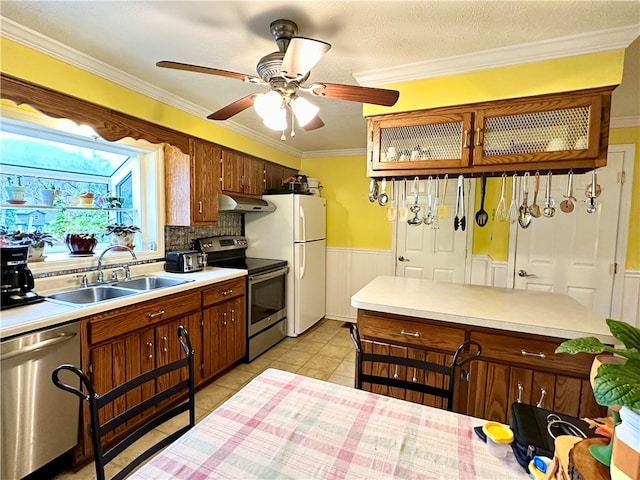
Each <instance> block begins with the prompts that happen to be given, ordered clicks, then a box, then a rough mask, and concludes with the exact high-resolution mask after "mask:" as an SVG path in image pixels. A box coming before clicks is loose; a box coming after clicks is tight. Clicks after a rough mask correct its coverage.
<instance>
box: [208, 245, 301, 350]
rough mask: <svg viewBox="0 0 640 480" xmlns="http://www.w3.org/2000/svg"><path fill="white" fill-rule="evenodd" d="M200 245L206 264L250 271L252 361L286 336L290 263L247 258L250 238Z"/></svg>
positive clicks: (249, 347) (250, 346)
mask: <svg viewBox="0 0 640 480" xmlns="http://www.w3.org/2000/svg"><path fill="white" fill-rule="evenodd" d="M197 242H198V243H199V247H200V249H201V250H202V252H204V253H205V254H206V256H207V265H209V266H212V267H224V268H241V269H243V270H247V359H248V361H252V360H253V359H255V358H256V357H257V356H258V355H260V354H261V353H263V352H265V351H267V350H268V349H269V348H271V347H272V346H274V345H275V344H276V343H278V342H279V341H280V340H282V339H283V338H285V337H286V335H287V274H288V272H289V267H288V266H287V262H286V260H274V259H268V258H251V257H247V256H246V250H247V239H246V238H245V237H243V236H240V235H235V236H225V237H208V238H201V239H199V240H198V241H197ZM196 246H198V245H196Z"/></svg>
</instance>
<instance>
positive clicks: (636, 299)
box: [616, 270, 640, 327]
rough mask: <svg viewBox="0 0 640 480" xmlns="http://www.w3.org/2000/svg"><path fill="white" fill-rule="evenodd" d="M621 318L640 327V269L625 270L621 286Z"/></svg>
mask: <svg viewBox="0 0 640 480" xmlns="http://www.w3.org/2000/svg"><path fill="white" fill-rule="evenodd" d="M616 320H623V321H625V322H627V323H629V324H630V325H635V326H636V327H640V270H625V272H624V285H623V287H622V315H621V318H619V319H616Z"/></svg>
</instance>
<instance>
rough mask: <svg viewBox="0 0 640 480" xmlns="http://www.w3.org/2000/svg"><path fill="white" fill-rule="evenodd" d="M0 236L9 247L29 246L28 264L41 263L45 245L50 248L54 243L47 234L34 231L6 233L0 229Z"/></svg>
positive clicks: (43, 257)
mask: <svg viewBox="0 0 640 480" xmlns="http://www.w3.org/2000/svg"><path fill="white" fill-rule="evenodd" d="M0 235H2V236H3V237H4V239H5V241H8V242H9V243H10V244H11V245H28V246H29V257H28V260H29V262H42V261H44V259H45V256H44V248H45V246H46V245H49V246H50V247H51V246H52V245H53V244H54V243H55V241H56V239H55V238H53V237H52V236H51V234H49V233H47V232H42V231H40V230H36V231H34V232H21V231H20V230H16V231H15V232H7V231H6V230H4V229H1V228H0Z"/></svg>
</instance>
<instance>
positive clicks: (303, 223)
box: [299, 206, 307, 242]
mask: <svg viewBox="0 0 640 480" xmlns="http://www.w3.org/2000/svg"><path fill="white" fill-rule="evenodd" d="M299 212H300V213H299V215H300V239H299V240H300V241H301V242H306V241H307V217H306V215H305V214H304V208H303V207H302V206H301V207H300V210H299Z"/></svg>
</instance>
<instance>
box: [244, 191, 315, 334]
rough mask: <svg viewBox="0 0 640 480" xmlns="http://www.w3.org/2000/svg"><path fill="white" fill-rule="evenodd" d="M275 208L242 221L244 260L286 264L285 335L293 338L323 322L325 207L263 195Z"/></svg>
mask: <svg viewBox="0 0 640 480" xmlns="http://www.w3.org/2000/svg"><path fill="white" fill-rule="evenodd" d="M263 198H264V199H265V200H268V201H270V202H271V203H273V204H274V205H275V206H276V209H275V211H273V212H269V213H256V214H254V213H252V214H250V215H245V236H246V237H247V243H248V248H247V256H248V257H256V258H274V259H282V260H286V261H287V262H288V263H289V268H290V271H289V274H288V275H287V319H288V325H287V335H288V336H290V337H296V336H298V335H300V334H301V333H302V332H304V331H305V330H307V329H309V328H310V327H312V326H313V325H315V324H316V323H317V322H318V320H320V319H321V318H323V317H324V315H325V313H326V310H325V292H326V246H327V240H326V236H327V226H326V223H327V222H326V218H327V202H326V200H325V199H324V198H322V197H318V196H314V195H296V194H285V195H264V196H263Z"/></svg>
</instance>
